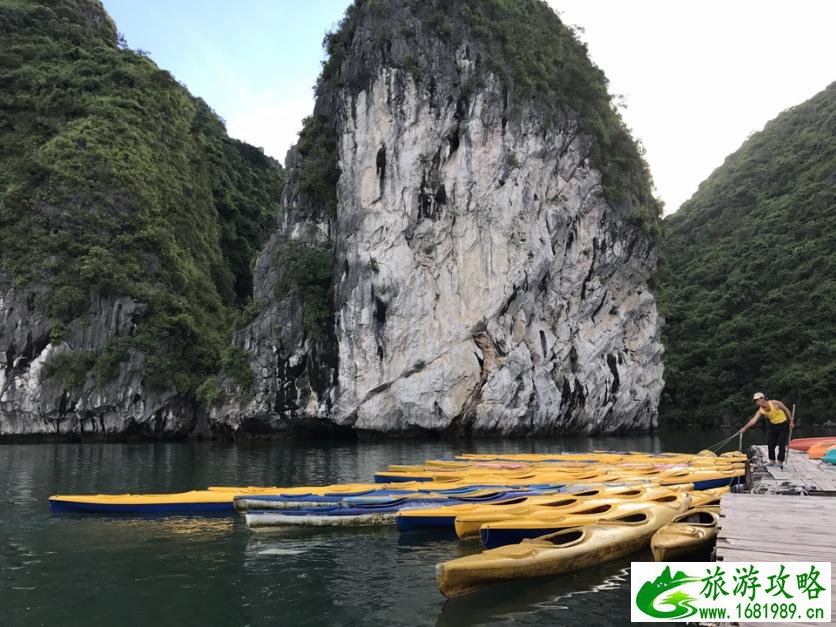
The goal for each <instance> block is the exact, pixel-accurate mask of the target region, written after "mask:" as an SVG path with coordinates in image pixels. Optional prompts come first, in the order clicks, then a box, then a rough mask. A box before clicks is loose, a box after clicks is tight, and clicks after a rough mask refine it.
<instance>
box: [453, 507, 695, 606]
mask: <svg viewBox="0 0 836 627" xmlns="http://www.w3.org/2000/svg"><path fill="white" fill-rule="evenodd" d="M678 513H679V511H678V507H676V506H671V505H648V506H647V507H646V508H645V509H642V510H637V511H635V512H633V513H631V514H628V515H626V516H620V517H618V518H617V519H613V520H608V521H602V522H598V523H596V524H592V525H589V526H585V527H571V528H568V529H563V530H561V531H558V532H556V533H554V534H549V535H546V536H542V537H540V538H537V539H534V540H528V541H526V542H521V543H519V544H514V545H511V546H504V547H500V548H498V549H493V550H488V551H484V552H482V553H480V554H477V555H469V556H467V557H460V558H458V559H454V560H451V561H449V562H445V563H443V564H439V565H438V566H437V567H436V583H437V585H438V589H439V591H440V592H441V593H442V594H443V595H444V596H446V597H448V598H451V597H457V596H461V595H463V594H467V593H469V592H472V591H474V590H477V589H479V588H481V587H483V586H486V585H489V584H493V583H497V582H501V581H509V580H513V579H522V578H530V577H542V576H548V575H557V574H561V573H566V572H571V571H575V570H580V569H583V568H588V567H590V566H595V565H598V564H602V563H604V562H608V561H610V560H613V559H617V558H619V557H623V556H625V555H629V554H630V553H633V552H635V551H637V550H639V549H641V548H642V547H643V546H646V545H647V543H648V542H649V540H650V538H651V536H652V535H653V533H654V532H655V531H657V530H658V529H659V528H660V527H661V526H662V525H665V524H667V523H668V522H670V521H671V520H673V518H674V517H675V516H676V515H677V514H678Z"/></svg>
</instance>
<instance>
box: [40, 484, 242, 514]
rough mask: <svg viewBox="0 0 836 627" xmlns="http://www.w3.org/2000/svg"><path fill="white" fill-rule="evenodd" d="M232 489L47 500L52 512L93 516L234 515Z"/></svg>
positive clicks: (233, 494)
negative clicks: (230, 513)
mask: <svg viewBox="0 0 836 627" xmlns="http://www.w3.org/2000/svg"><path fill="white" fill-rule="evenodd" d="M241 490H246V488H236V490H234V491H232V490H192V491H190V492H180V493H175V494H78V495H63V494H62V495H55V496H51V497H49V506H50V508H51V509H52V511H54V512H85V513H97V514H196V513H211V512H234V511H235V506H234V505H233V498H234V497H235V495H236V494H239V493H240V491H241Z"/></svg>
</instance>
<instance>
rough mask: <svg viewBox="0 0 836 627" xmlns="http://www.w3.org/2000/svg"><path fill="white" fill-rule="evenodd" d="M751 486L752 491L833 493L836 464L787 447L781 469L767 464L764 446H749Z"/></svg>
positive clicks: (820, 494) (835, 493) (835, 486)
mask: <svg viewBox="0 0 836 627" xmlns="http://www.w3.org/2000/svg"><path fill="white" fill-rule="evenodd" d="M751 450H752V459H751V461H750V474H751V488H752V492H753V493H755V494H763V493H771V494H799V495H807V494H809V495H813V496H836V466H832V465H830V464H825V463H823V462H821V461H819V460H815V459H810V458H809V456H808V455H807V453H805V452H801V451H793V450H787V459H786V461H785V462H784V468H783V470H781V469H780V468H779V467H778V466H767V465H766V464H767V462H768V461H769V458H768V455H767V451H766V446H753V447H752V449H751Z"/></svg>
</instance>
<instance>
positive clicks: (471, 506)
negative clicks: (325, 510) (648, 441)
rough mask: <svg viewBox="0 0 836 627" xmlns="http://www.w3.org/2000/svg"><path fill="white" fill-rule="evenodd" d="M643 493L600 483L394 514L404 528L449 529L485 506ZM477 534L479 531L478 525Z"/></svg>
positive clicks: (569, 502)
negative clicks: (574, 488) (463, 516)
mask: <svg viewBox="0 0 836 627" xmlns="http://www.w3.org/2000/svg"><path fill="white" fill-rule="evenodd" d="M622 493H624V494H632V493H635V494H640V493H641V492H640V491H639V490H638V489H631V488H627V487H598V488H592V489H588V490H584V491H579V492H563V493H555V494H543V495H533V496H516V497H512V498H508V499H504V500H501V501H492V502H490V503H461V504H457V505H442V506H440V507H429V508H420V509H410V510H403V511H401V512H399V513H398V515H397V516H396V518H395V522H396V523H397V526H398V529H400V530H401V531H415V530H417V529H448V530H450V531H452V530H453V529H454V528H455V521H456V520H457V519H458V517H460V516H462V515H465V514H473V513H476V512H482V511H484V510H490V511H493V510H494V508H495V509H496V511H503V510H509V511H510V510H513V511H516V510H517V508H519V507H521V506H535V505H536V506H551V507H553V508H555V509H557V508H560V507H561V506H563V505H566V506H569V505H573V504H576V503H579V502H580V500H582V499H590V498H594V497H602V496H604V495H609V494H613V495H615V494H622ZM475 534H476V535H478V534H479V529H478V527H477V528H476V532H475Z"/></svg>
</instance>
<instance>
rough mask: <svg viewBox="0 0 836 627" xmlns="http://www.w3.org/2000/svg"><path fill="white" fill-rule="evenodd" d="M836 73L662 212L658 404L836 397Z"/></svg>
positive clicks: (712, 415)
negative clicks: (661, 385)
mask: <svg viewBox="0 0 836 627" xmlns="http://www.w3.org/2000/svg"><path fill="white" fill-rule="evenodd" d="M834 132H836V83H834V84H831V85H830V86H829V87H828V88H827V89H825V90H824V91H822V92H821V93H819V94H817V95H816V96H814V97H813V98H811V99H810V100H808V101H807V102H805V103H803V104H800V105H798V106H796V107H793V108H792V109H789V110H787V111H785V112H783V113H782V114H781V115H779V116H778V117H777V118H776V119H774V120H773V121H771V122H770V123H768V124H767V125H766V127H765V128H764V129H763V130H762V131H761V132H759V133H756V134H754V135H753V136H751V137H750V138H749V139H748V140H747V141H746V142H745V143H744V144H743V145H742V146H741V147H740V149H739V150H738V151H737V152H735V153H734V154H732V155H730V156H729V157H728V158H727V159H726V161H725V163H724V164H723V165H722V166H721V167H719V168H718V169H717V170H716V171H715V172H714V173H713V174H712V175H711V176H710V177H709V178H708V179H707V180H706V181H705V182H703V183H702V185H700V187H699V190H698V191H697V193H696V194H694V196H693V197H692V198H691V199H690V200H689V201H688V202H686V203H685V204H684V205H683V206H682V208H681V209H680V210H679V211H678V212H677V213H675V214H674V215H672V216H671V217H669V218H668V219H667V220H666V237H665V239H664V243H663V258H664V263H663V267H662V270H661V272H660V274H659V277H658V278H659V284H660V290H659V298H660V301H661V304H662V308H663V313H664V314H665V315H666V325H665V329H664V335H663V338H664V343H665V348H666V353H665V365H666V371H665V379H666V381H667V385H666V388H665V393H664V395H663V409H662V414H663V415H665V416H668V417H672V418H677V419H695V420H699V421H703V422H705V421H709V420H712V419H716V418H722V417H729V416H739V417H742V416H744V415H747V414H749V413H751V412H752V410H753V407H752V405H751V403H750V401H749V399H750V398H751V395H752V393H753V392H755V391H758V390H762V391H763V392H765V393H766V394H767V395H768V396H771V397H774V398H780V399H782V400H784V401H785V402H787V403H788V404H792V403H797V404H798V411H799V415H800V416H801V417H802V418H803V419H808V420H816V419H827V418H833V417H834V416H835V415H836V407H834V404H833V400H834V398H833V391H834V388H836V192H835V191H834V190H836V139H834Z"/></svg>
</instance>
